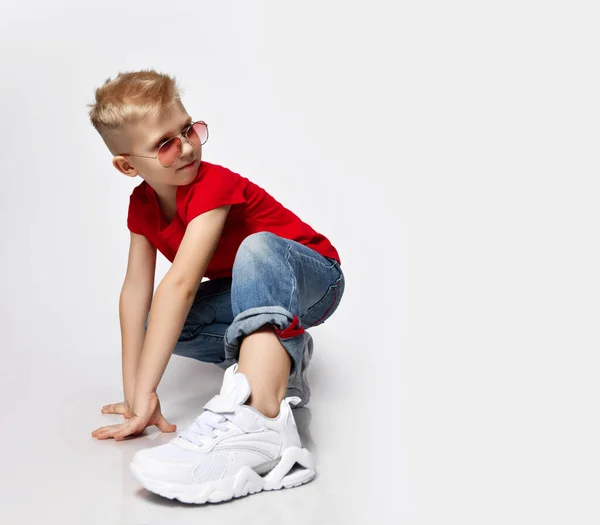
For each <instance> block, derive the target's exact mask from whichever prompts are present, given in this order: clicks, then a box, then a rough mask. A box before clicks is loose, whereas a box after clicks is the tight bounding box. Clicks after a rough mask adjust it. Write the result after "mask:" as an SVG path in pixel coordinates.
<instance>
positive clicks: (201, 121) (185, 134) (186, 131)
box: [119, 120, 208, 168]
mask: <svg viewBox="0 0 600 525" xmlns="http://www.w3.org/2000/svg"><path fill="white" fill-rule="evenodd" d="M195 124H204V127H205V128H206V140H205V141H204V142H201V143H200V146H204V144H206V143H207V141H208V124H207V123H206V122H204V121H203V120H196V121H195V122H192V123H191V124H190V125H189V126H187V127H186V128H185V129H183V130H182V131H180V132H179V133H177V135H174V136H173V137H171V138H168V139H167V140H165V141H163V142H162V143H161V144H160V146H158V149H157V150H156V155H155V156H154V157H149V156H148V155H134V154H133V153H119V155H121V156H122V157H141V158H144V159H158V152H159V151H160V148H162V147H163V146H164V145H165V144H166V143H167V142H170V141H171V140H175V139H179V141H180V142H182V141H181V138H180V137H183V138H185V140H187V141H188V142H189V143H190V144H192V145H194V146H195V145H196V144H194V143H193V142H192V141H191V140H190V138H189V137H188V135H187V134H188V132H189V131H190V129H192V128H193V127H194V125H195ZM182 150H183V148H181V147H180V148H179V156H178V157H177V158H176V159H175V162H173V164H169V165H168V166H165V165H164V164H163V163H162V162H160V160H159V161H158V162H159V163H160V165H161V166H162V167H163V168H170V167H171V166H174V165H175V164H176V163H177V161H178V160H179V159H180V158H181V151H182Z"/></svg>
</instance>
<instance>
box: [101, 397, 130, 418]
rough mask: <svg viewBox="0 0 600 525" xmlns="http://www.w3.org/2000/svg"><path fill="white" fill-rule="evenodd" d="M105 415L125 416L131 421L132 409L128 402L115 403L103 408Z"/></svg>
mask: <svg viewBox="0 0 600 525" xmlns="http://www.w3.org/2000/svg"><path fill="white" fill-rule="evenodd" d="M102 413H103V414H123V417H124V418H125V419H131V408H130V407H129V403H127V401H121V402H120V403H113V404H112V405H104V406H103V407H102Z"/></svg>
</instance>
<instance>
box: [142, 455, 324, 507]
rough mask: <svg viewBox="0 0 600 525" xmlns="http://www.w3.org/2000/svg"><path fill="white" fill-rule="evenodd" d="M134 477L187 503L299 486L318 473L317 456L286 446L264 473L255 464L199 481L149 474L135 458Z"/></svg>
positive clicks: (199, 502) (200, 502)
mask: <svg viewBox="0 0 600 525" xmlns="http://www.w3.org/2000/svg"><path fill="white" fill-rule="evenodd" d="M130 469H131V473H132V474H133V477H134V478H135V479H136V480H137V481H138V482H139V483H140V484H141V485H142V486H143V487H144V488H145V489H147V490H149V491H150V492H153V493H154V494H158V495H159V496H163V497H165V498H168V499H177V500H179V501H181V502H183V503H197V504H203V503H219V502H221V501H228V500H230V499H233V498H241V497H243V496H247V495H249V494H256V493H257V492H260V491H261V490H280V489H284V488H285V489H288V488H292V487H298V486H300V485H303V484H304V483H308V482H309V481H311V480H312V479H313V478H314V477H315V468H314V459H313V456H312V454H311V453H310V452H309V451H308V450H306V449H305V448H299V447H290V448H288V449H286V450H285V451H284V452H283V454H282V456H281V460H280V461H279V463H278V464H277V466H276V467H275V468H274V469H273V470H271V471H270V472H269V473H268V474H265V475H264V476H260V475H259V474H257V473H256V472H255V471H254V470H253V469H252V468H251V467H248V466H244V467H242V468H241V469H240V470H239V471H238V472H237V473H236V474H234V475H232V476H228V477H226V478H223V479H220V480H216V481H207V482H205V483H198V484H195V485H190V484H180V483H172V482H169V481H161V480H158V479H154V478H151V477H148V476H146V475H145V474H144V473H143V471H142V469H141V468H140V466H139V465H137V464H136V463H135V462H133V461H132V462H131V465H130Z"/></svg>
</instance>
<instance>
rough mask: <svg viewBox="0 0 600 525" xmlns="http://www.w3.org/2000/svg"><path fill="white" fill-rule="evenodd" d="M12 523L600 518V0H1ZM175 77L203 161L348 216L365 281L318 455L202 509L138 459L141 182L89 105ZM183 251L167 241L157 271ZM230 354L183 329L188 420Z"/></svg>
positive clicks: (166, 389) (319, 386)
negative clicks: (213, 357) (117, 428)
mask: <svg viewBox="0 0 600 525" xmlns="http://www.w3.org/2000/svg"><path fill="white" fill-rule="evenodd" d="M1 8H2V12H1V14H0V67H1V82H0V95H1V96H0V108H1V120H0V148H1V155H0V176H1V180H2V186H1V192H0V203H1V211H0V214H1V215H0V219H1V221H0V224H1V228H2V231H1V245H0V262H1V270H2V272H1V276H0V292H1V293H0V308H1V310H0V327H1V330H0V352H1V354H0V359H1V361H0V401H2V406H1V408H0V425H1V427H0V428H1V429H2V441H1V446H0V466H1V468H0V522H1V523H3V524H10V525H12V524H20V523H51V524H54V523H60V524H80V523H86V524H88V525H93V524H94V525H95V524H103V525H104V524H163V523H174V522H175V523H178V524H182V525H184V524H187V523H194V524H197V523H201V522H202V523H223V524H229V523H231V524H234V523H235V524H238V523H240V522H241V520H242V519H244V521H245V523H248V524H249V523H262V524H265V523H268V524H271V523H274V524H275V523H277V524H284V523H285V524H296V523H298V524H309V523H318V524H320V525H325V524H337V523H360V524H362V523H382V524H383V523H386V524H387V523H390V524H391V523H393V524H406V525H422V524H427V525H429V524H431V525H433V524H435V525H438V524H445V523H457V524H461V525H464V524H477V525H480V524H482V523H485V524H490V525H491V524H503V525H504V524H507V523H511V524H516V523H518V524H532V523H569V524H571V523H577V524H578V525H583V524H588V523H589V524H591V523H598V520H599V519H600V511H599V508H598V504H597V495H598V492H599V490H600V478H599V474H598V472H599V469H600V462H599V459H600V458H599V453H598V442H599V437H600V436H599V432H598V430H599V427H598V399H599V394H600V392H599V387H598V381H597V375H598V368H599V364H600V362H599V358H598V350H599V345H598V317H599V313H600V312H599V310H600V307H599V305H600V303H599V301H600V300H599V296H600V294H599V292H600V290H599V288H600V282H599V278H598V273H599V268H600V253H599V249H598V247H599V244H598V224H599V219H600V217H599V211H598V197H599V189H600V184H599V182H598V158H599V156H598V141H599V138H600V137H599V129H600V124H599V122H600V119H599V117H600V115H599V102H598V100H599V93H600V85H599V84H600V82H599V68H598V59H599V56H598V49H600V47H599V45H600V36H599V34H598V26H599V23H600V20H599V16H598V10H597V7H596V3H595V2H591V1H590V2H583V1H570V2H566V1H562V2H559V1H556V2H541V1H538V2H534V1H529V0H520V1H505V2H477V1H470V2H467V1H457V2H441V1H437V2H436V1H419V2H382V1H371V2H360V3H359V2H350V1H346V2H340V1H338V2H333V1H326V0H323V1H320V2H316V1H304V2H301V3H300V2H289V1H286V2H284V1H280V2H276V1H254V2H248V1H247V2H241V1H222V2H206V1H196V2H178V1H171V2H154V1H145V2H140V1H131V2H122V1H121V2H114V1H103V2H101V3H99V4H98V6H97V7H91V6H89V5H88V4H86V3H81V2H80V3H76V2H72V1H69V2H66V1H62V2H61V1H55V2H51V3H42V2H39V1H38V2H35V5H32V3H31V2H28V3H19V4H18V3H17V2H7V1H4V2H2V4H1ZM147 67H153V68H156V69H157V70H159V71H162V72H167V73H169V74H172V75H175V76H176V77H177V79H178V81H179V83H180V85H181V87H182V88H183V90H184V92H183V101H184V104H185V106H186V109H187V110H188V112H189V113H190V114H191V115H192V116H193V117H194V118H197V119H203V120H206V121H207V122H208V123H209V127H210V132H211V137H210V140H209V142H208V143H207V145H206V146H205V147H204V159H205V160H207V161H209V162H214V163H217V164H221V165H224V166H226V167H228V168H230V169H232V170H233V171H236V172H237V173H240V174H242V175H243V176H245V177H248V178H250V179H251V180H253V181H254V182H256V183H257V184H259V185H261V186H263V187H265V188H266V189H267V191H269V192H270V193H271V194H272V195H273V196H274V197H275V198H276V199H278V200H279V201H280V202H282V203H283V204H284V205H285V206H286V207H288V208H290V209H291V210H293V211H294V212H295V213H297V214H298V215H299V216H300V217H301V218H302V219H303V220H305V221H306V222H308V223H309V224H311V226H313V227H314V228H315V229H316V230H317V231H319V232H321V233H323V234H325V235H326V236H327V237H328V238H329V239H330V240H331V241H332V243H333V244H334V245H335V246H336V248H337V249H338V250H339V252H340V255H341V257H342V267H343V269H344V272H345V275H346V280H347V285H346V286H347V287H346V293H345V296H344V300H343V301H342V304H341V306H340V308H339V309H338V311H337V312H336V314H335V315H334V316H333V317H332V318H331V319H330V320H329V321H328V322H327V323H326V324H325V325H322V326H320V327H318V328H316V329H315V330H314V332H313V336H314V338H315V357H314V360H313V363H312V364H311V372H310V379H311V384H312V385H313V401H312V402H311V405H310V410H304V411H303V412H302V414H301V415H299V416H298V417H299V419H302V420H303V421H301V422H300V423H301V426H302V427H303V428H304V429H305V430H304V434H305V437H306V441H307V442H306V445H307V446H308V447H309V448H310V449H311V450H313V452H314V453H315V456H316V458H317V462H318V463H317V466H318V477H317V479H316V480H315V481H313V482H312V483H310V484H308V485H306V486H303V487H299V488H296V489H293V490H287V491H281V492H277V493H261V494H258V495H255V496H250V497H248V498H244V499H241V500H236V501H233V502H229V503H226V504H222V505H212V506H205V507H194V506H188V505H184V504H179V503H177V502H170V501H168V500H164V499H162V498H160V497H158V496H154V495H152V494H150V493H148V492H146V491H145V490H143V489H142V488H141V487H140V486H139V485H138V484H137V483H136V482H135V481H134V480H133V479H132V477H131V475H130V473H129V467H128V465H129V460H130V459H131V456H132V455H133V453H134V452H135V451H136V450H138V449H139V448H145V447H148V446H154V445H157V444H159V443H161V442H164V441H166V440H167V439H171V438H172V435H162V434H160V433H159V432H158V431H157V429H156V428H154V429H152V430H150V431H149V432H148V433H147V434H146V435H145V436H143V437H140V438H136V439H134V440H130V441H125V442H119V443H116V442H114V441H112V440H111V441H97V440H95V439H93V438H92V437H91V436H90V433H91V431H92V430H94V429H95V428H97V427H98V426H101V425H105V424H110V423H112V422H119V421H121V418H120V417H118V416H104V415H102V414H100V408H101V407H102V405H104V404H106V403H111V402H117V401H120V400H121V399H122V391H121V378H120V335H119V324H118V294H119V291H120V287H121V284H122V279H123V277H124V272H125V267H126V266H125V265H126V256H127V249H128V232H127V229H126V222H125V218H126V211H127V203H128V199H129V194H130V192H131V190H132V189H133V187H134V185H136V184H138V183H139V182H141V181H140V180H139V179H138V180H135V181H132V180H130V179H128V178H126V177H124V176H122V175H121V174H119V173H118V172H117V171H116V170H115V169H114V168H113V167H112V165H111V163H110V161H111V157H110V154H109V152H108V150H107V149H106V148H105V146H104V144H103V143H102V141H101V139H100V137H99V136H98V135H97V134H96V132H95V131H94V130H93V128H92V126H91V124H90V123H89V120H88V116H87V112H88V108H87V104H90V103H93V101H94V89H95V88H96V87H98V86H100V85H101V84H102V83H103V82H104V80H106V79H107V78H109V77H110V78H113V77H114V76H115V75H116V74H117V73H118V72H119V71H131V70H139V69H142V68H147ZM167 269H168V263H167V262H166V261H165V259H162V258H161V260H160V266H159V269H158V272H159V274H160V275H159V278H160V276H162V275H163V274H164V273H165V272H166V271H167ZM221 375H222V372H220V371H219V370H218V369H216V368H215V367H212V366H210V365H205V364H202V363H198V362H195V361H191V360H187V359H185V358H181V357H178V356H175V357H173V358H172V359H171V362H170V363H169V366H168V368H167V371H166V373H165V376H164V378H163V381H162V382H161V385H160V387H159V394H160V396H161V401H162V405H163V412H164V413H165V415H166V416H167V418H168V419H170V420H171V421H172V422H174V423H177V424H178V425H179V427H180V428H183V427H185V425H186V423H189V422H190V421H191V420H192V419H193V418H194V417H195V416H196V415H197V414H198V413H199V410H200V409H201V406H202V404H203V403H204V402H205V401H207V400H208V399H209V398H210V397H211V396H212V395H213V394H214V393H216V391H217V389H218V387H219V384H220V379H221Z"/></svg>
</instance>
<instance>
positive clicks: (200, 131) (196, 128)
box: [187, 122, 208, 146]
mask: <svg viewBox="0 0 600 525" xmlns="http://www.w3.org/2000/svg"><path fill="white" fill-rule="evenodd" d="M187 137H188V139H189V141H190V142H191V143H192V144H195V145H196V146H200V145H201V144H204V143H205V142H206V141H207V140H208V128H207V127H206V124H205V123H204V122H196V123H195V124H194V125H193V126H192V127H191V128H190V129H189V130H188V133H187Z"/></svg>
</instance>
